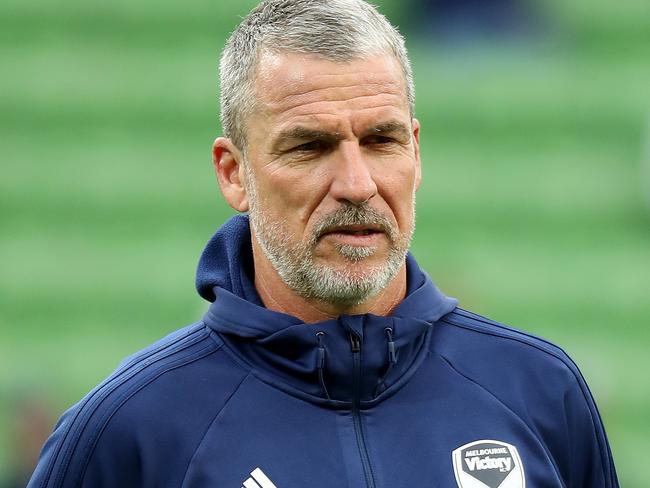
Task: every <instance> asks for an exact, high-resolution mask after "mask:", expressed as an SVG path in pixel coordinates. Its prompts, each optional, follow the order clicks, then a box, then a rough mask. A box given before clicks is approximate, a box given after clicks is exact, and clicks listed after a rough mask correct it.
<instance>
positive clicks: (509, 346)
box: [432, 308, 595, 410]
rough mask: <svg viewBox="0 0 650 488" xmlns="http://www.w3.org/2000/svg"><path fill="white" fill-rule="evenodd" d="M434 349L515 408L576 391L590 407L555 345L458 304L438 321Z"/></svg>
mask: <svg viewBox="0 0 650 488" xmlns="http://www.w3.org/2000/svg"><path fill="white" fill-rule="evenodd" d="M432 344H433V346H432V347H433V349H434V352H435V353H437V354H439V355H440V356H442V358H443V359H444V360H446V361H447V362H448V363H449V364H450V366H451V367H452V368H453V369H455V370H456V371H457V372H459V373H460V374H462V375H463V376H465V377H467V378H469V379H471V380H472V381H474V382H476V383H478V384H480V385H481V386H482V387H483V388H485V389H487V390H489V391H490V392H491V393H493V394H494V395H495V396H497V397H498V398H499V399H500V400H502V401H503V402H504V403H506V404H507V405H508V406H509V407H510V408H513V409H515V410H520V409H522V410H528V409H529V408H530V406H529V405H528V404H529V403H531V402H537V404H539V401H540V400H544V401H543V402H542V403H541V405H542V406H544V405H549V402H551V401H553V400H556V401H561V400H562V398H564V397H565V395H566V394H567V392H575V393H579V394H580V395H581V396H582V397H583V399H584V402H585V404H586V405H588V406H589V407H590V408H591V409H593V410H595V405H593V400H592V399H591V394H590V393H589V390H588V388H587V385H586V383H585V380H584V378H583V377H582V374H581V373H580V370H579V369H578V367H577V365H576V364H575V363H574V362H573V360H572V359H571V358H570V357H569V356H568V355H567V354H566V353H565V352H564V351H563V350H562V349H561V348H560V347H558V346H557V345H555V344H553V343H552V342H549V341H547V340H545V339H542V338H540V337H537V336H534V335H532V334H528V333H526V332H522V331H520V330H517V329H514V328H512V327H508V326H506V325H503V324H501V323H499V322H495V321H493V320H490V319H488V318H485V317H482V316H480V315H477V314H474V313H472V312H468V311H466V310H463V309H459V308H457V309H456V310H454V311H453V312H451V313H450V314H448V315H446V316H444V317H443V318H442V319H441V320H440V321H439V322H438V323H437V324H436V328H435V332H434V340H433V342H432Z"/></svg>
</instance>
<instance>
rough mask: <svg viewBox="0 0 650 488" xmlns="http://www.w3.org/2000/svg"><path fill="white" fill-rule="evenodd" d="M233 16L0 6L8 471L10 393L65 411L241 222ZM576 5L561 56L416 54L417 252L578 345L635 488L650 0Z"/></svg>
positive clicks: (533, 52)
mask: <svg viewBox="0 0 650 488" xmlns="http://www.w3.org/2000/svg"><path fill="white" fill-rule="evenodd" d="M222 3H225V2H201V1H199V0H196V1H192V2H185V3H183V4H181V3H178V2H175V3H174V2H168V1H166V2H153V1H151V0H146V1H141V0H140V1H138V2H131V3H126V2H120V3H111V4H106V5H103V6H95V5H93V6H92V7H91V6H90V5H89V4H87V3H84V2H81V1H80V0H77V1H72V2H68V3H67V4H66V6H65V8H63V7H62V6H61V5H59V4H55V3H53V2H48V1H46V0H38V1H37V2H30V3H24V2H18V1H17V0H10V1H8V2H3V6H2V7H0V53H1V57H2V59H3V65H4V69H3V75H2V77H0V141H1V143H0V147H1V148H2V155H1V161H2V166H1V168H2V174H1V176H0V223H1V227H0V229H1V230H0V478H1V477H2V476H1V475H2V471H3V470H6V469H8V468H7V466H8V462H9V460H10V459H11V456H12V454H13V449H12V443H11V440H10V430H11V428H10V425H11V417H10V416H11V410H12V399H14V398H16V397H19V396H21V395H24V394H25V392H27V391H40V392H43V393H42V394H43V395H46V396H47V397H48V398H49V399H50V400H49V401H50V402H51V404H52V407H53V409H54V410H55V411H56V412H57V415H58V413H60V412H61V411H62V410H63V409H64V408H66V407H67V406H69V405H70V404H72V403H73V402H74V401H76V400H77V399H79V398H80V397H81V396H82V395H83V394H84V393H85V392H86V391H88V390H89V389H90V388H91V387H92V386H93V385H94V384H96V383H97V382H98V381H100V380H101V379H102V378H103V377H105V376H106V375H107V374H108V373H110V371H111V370H112V369H113V368H114V367H115V366H116V365H117V363H118V362H119V361H120V359H121V358H123V357H124V356H125V355H127V354H129V353H131V352H134V351H135V350H137V349H139V348H141V347H143V346H144V345H146V344H147V343H149V342H151V341H153V340H154V339H156V338H158V337H160V336H161V335H163V334H165V333H167V332H169V331H171V330H173V329H176V328H178V327H179V326H181V325H184V324H186V323H190V322H193V321H195V320H196V319H198V318H199V317H200V315H201V313H202V311H203V310H204V308H205V306H206V304H205V303H204V302H203V301H202V300H201V299H200V298H199V297H198V295H197V294H196V293H195V291H194V288H193V282H194V281H193V280H194V269H195V266H196V261H197V258H198V256H199V253H200V252H201V250H202V247H203V245H204V244H205V242H206V241H207V239H208V238H209V236H210V235H211V234H212V232H214V230H215V229H216V228H217V227H218V226H219V225H220V224H221V223H222V222H223V220H224V219H225V218H226V217H227V216H228V215H229V214H230V213H231V212H230V210H229V209H228V208H226V206H225V205H224V204H223V202H222V201H221V199H220V195H219V193H218V190H217V187H216V184H215V181H214V177H213V173H212V168H211V164H210V145H211V142H212V139H213V138H214V137H215V136H216V135H218V134H219V127H218V105H217V70H216V66H217V58H218V54H219V51H220V48H221V46H222V44H223V40H224V39H225V37H226V35H227V33H228V32H229V31H230V30H232V28H233V27H234V25H235V24H236V22H237V19H238V15H242V14H244V13H245V12H246V11H247V10H248V8H249V7H250V5H252V4H253V3H255V2H251V1H246V2H240V3H237V6H236V7H227V6H224V5H222ZM379 3H384V4H386V3H388V2H379ZM570 4H571V5H563V4H561V3H560V2H559V1H558V2H557V5H555V4H549V9H550V12H551V13H549V18H551V19H552V20H553V25H554V26H555V31H554V34H553V36H551V38H550V41H549V42H544V43H530V44H526V45H519V46H507V47H504V46H501V47H498V46H490V47H486V46H481V47H480V48H478V47H475V48H472V49H468V48H464V49H459V50H452V51H445V50H443V49H442V48H441V47H440V46H435V45H426V44H425V43H424V41H421V42H419V43H418V42H412V43H411V51H412V53H413V58H414V66H415V69H416V87H417V95H418V102H417V116H418V117H419V119H420V120H421V122H422V126H423V131H422V152H423V164H424V168H423V169H424V181H423V185H422V187H421V189H420V192H419V194H418V228H417V231H416V237H415V242H414V245H413V250H414V253H415V255H416V256H417V257H418V259H419V261H420V262H421V264H422V265H423V266H424V268H425V269H427V270H428V271H429V273H430V274H431V275H432V277H433V278H434V280H435V281H436V282H437V283H438V285H439V286H440V287H441V288H442V289H443V290H444V291H446V292H447V293H448V294H450V295H453V296H456V297H458V298H459V299H460V300H461V304H462V305H463V306H464V307H465V308H469V309H472V310H474V311H476V312H478V313H482V314H485V315H488V316H490V317H491V318H494V319H497V320H500V321H502V322H505V323H507V324H511V325H514V326H516V327H518V328H522V329H525V330H527V331H529V332H532V333H534V334H538V335H541V336H544V337H546V338H548V339H551V340H553V341H555V342H557V343H559V344H560V345H562V346H563V347H564V348H565V350H566V351H567V352H568V353H569V354H571V356H572V357H573V358H574V359H575V360H576V362H577V363H578V364H579V365H580V367H581V369H582V372H583V373H584V375H585V377H586V378H587V381H588V382H589V384H590V386H591V389H592V391H593V393H594V396H595V397H596V400H597V403H598V405H599V407H600V411H601V414H602V416H603V419H604V422H605V425H606V427H607V430H608V434H609V438H610V442H611V445H612V449H613V453H614V457H615V460H616V463H617V468H618V471H619V477H620V480H621V486H625V487H626V488H644V487H646V486H647V475H646V469H647V468H646V466H645V455H646V453H647V452H648V450H649V449H650V440H649V439H650V427H649V424H648V421H647V416H648V414H649V413H650V380H648V374H649V373H648V372H649V371H650V354H649V353H648V351H649V350H650V333H649V332H648V325H649V322H650V195H649V193H650V62H649V60H650V4H648V2H647V1H642V0H629V1H627V2H621V3H619V2H605V1H604V0H594V1H591V2H587V1H586V0H579V1H578V0H576V1H574V2H570ZM386 7H387V11H388V12H390V13H394V14H395V15H398V14H399V15H400V16H401V17H403V16H404V15H405V14H404V13H403V12H402V13H399V12H397V2H393V3H388V4H387V5H386Z"/></svg>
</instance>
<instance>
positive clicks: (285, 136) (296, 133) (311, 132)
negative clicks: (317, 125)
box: [276, 126, 341, 144]
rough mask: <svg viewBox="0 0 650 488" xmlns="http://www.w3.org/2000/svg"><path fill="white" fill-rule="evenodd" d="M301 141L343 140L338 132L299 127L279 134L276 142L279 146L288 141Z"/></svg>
mask: <svg viewBox="0 0 650 488" xmlns="http://www.w3.org/2000/svg"><path fill="white" fill-rule="evenodd" d="M297 139H298V140H299V139H330V140H339V139H341V134H340V133H338V132H328V131H324V130H318V129H309V128H307V127H303V126H298V127H292V128H291V129H287V130H285V131H282V132H280V133H279V134H278V136H277V138H276V140H277V141H278V143H279V144H281V143H282V142H283V141H287V140H297Z"/></svg>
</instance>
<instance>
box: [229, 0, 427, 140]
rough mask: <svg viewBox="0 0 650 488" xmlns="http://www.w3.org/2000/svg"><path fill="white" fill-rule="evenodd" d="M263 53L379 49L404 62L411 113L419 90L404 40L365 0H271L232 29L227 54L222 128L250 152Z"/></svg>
mask: <svg viewBox="0 0 650 488" xmlns="http://www.w3.org/2000/svg"><path fill="white" fill-rule="evenodd" d="M263 52H274V53H282V52H291V53H296V54H313V55H316V56H320V57H322V58H324V59H327V60H329V61H338V62H347V61H351V60H354V59H365V58H368V57H370V56H372V55H376V54H378V53H385V54H389V55H393V56H395V58H396V59H397V60H398V62H399V63H400V65H401V68H402V72H403V74H404V80H405V85H406V97H407V101H408V104H409V109H410V111H411V115H413V112H414V106H415V93H414V87H413V74H412V71H411V63H410V62H409V59H408V55H407V52H406V47H405V46H404V38H403V37H402V36H401V35H400V33H399V32H398V31H397V29H396V28H395V27H393V26H392V25H391V24H390V23H389V22H388V20H386V18H385V17H384V16H383V15H381V14H380V13H379V12H377V10H376V9H375V7H373V6H372V5H370V4H368V3H366V2H365V1H364V0H265V1H263V2H261V3H260V4H259V5H258V6H257V7H255V8H254V9H253V10H252V11H251V12H250V13H249V14H248V15H247V16H246V17H245V18H244V19H243V20H242V22H241V23H240V24H239V26H238V27H237V29H235V31H234V32H233V33H232V35H231V36H230V38H229V39H228V41H227V42H226V46H225V47H224V50H223V52H222V54H221V63H220V66H219V70H220V76H221V127H222V129H223V132H224V135H225V136H226V137H228V138H230V139H231V140H232V141H233V143H234V144H235V145H236V146H237V147H238V148H239V149H240V150H242V151H244V152H246V143H247V141H246V120H247V118H248V117H249V116H250V114H251V113H252V111H253V110H254V107H255V100H256V98H255V82H254V78H255V72H256V69H257V63H258V60H259V57H260V54H261V53H263Z"/></svg>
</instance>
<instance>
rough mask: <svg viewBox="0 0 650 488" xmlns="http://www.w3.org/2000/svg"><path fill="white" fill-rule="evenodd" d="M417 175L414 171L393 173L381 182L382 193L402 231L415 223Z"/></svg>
mask: <svg viewBox="0 0 650 488" xmlns="http://www.w3.org/2000/svg"><path fill="white" fill-rule="evenodd" d="M415 184H416V174H415V171H413V170H407V169H405V170H404V171H399V172H393V173H392V174H391V175H390V178H388V177H387V178H384V179H383V180H382V182H381V188H383V191H382V192H381V194H382V196H383V198H384V200H385V201H386V203H387V204H388V206H389V207H390V209H391V211H392V213H393V215H394V217H395V220H396V221H397V224H398V226H399V227H400V229H401V230H405V229H404V228H405V227H408V226H409V225H411V224H412V222H413V201H414V198H415V194H414V191H415Z"/></svg>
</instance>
